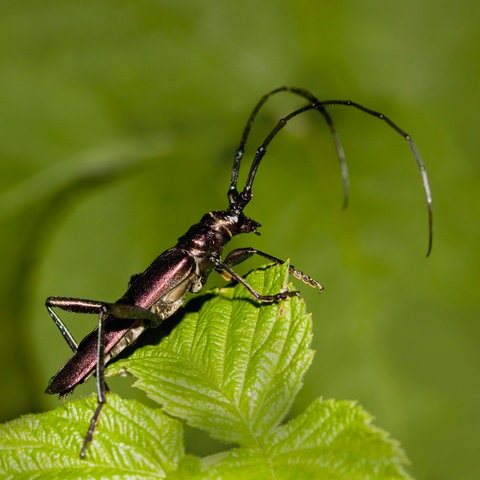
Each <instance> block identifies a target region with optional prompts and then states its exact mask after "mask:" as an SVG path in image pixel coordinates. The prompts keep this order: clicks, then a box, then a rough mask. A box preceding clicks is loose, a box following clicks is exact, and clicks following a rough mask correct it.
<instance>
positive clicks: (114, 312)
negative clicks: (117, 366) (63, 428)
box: [45, 297, 162, 458]
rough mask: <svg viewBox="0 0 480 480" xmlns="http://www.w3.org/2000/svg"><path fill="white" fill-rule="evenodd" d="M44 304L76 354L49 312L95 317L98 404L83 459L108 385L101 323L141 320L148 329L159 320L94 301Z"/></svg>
mask: <svg viewBox="0 0 480 480" xmlns="http://www.w3.org/2000/svg"><path fill="white" fill-rule="evenodd" d="M45 303H46V306H47V310H48V312H49V313H50V316H51V317H52V318H53V320H54V322H55V324H56V325H57V327H58V328H59V330H60V332H61V333H62V335H63V337H64V338H65V340H66V341H67V343H68V344H69V346H70V347H71V348H72V350H73V351H74V352H76V351H77V343H76V342H75V340H74V339H73V337H72V335H71V334H70V332H69V331H68V329H67V328H66V326H65V324H64V323H63V322H62V321H61V320H60V317H59V316H58V315H57V314H56V313H55V312H54V311H53V308H60V309H62V310H64V311H68V312H73V313H90V314H91V313H97V314H98V328H97V361H96V367H95V376H96V388H97V402H98V403H97V408H96V409H95V412H94V414H93V416H92V418H91V420H90V424H89V427H88V430H87V433H86V435H85V437H84V440H83V444H82V448H81V450H80V457H81V458H85V455H86V452H87V448H88V445H89V444H90V442H91V441H92V438H93V434H94V432H95V428H96V426H97V423H98V419H99V417H100V413H101V411H102V408H103V405H105V403H106V401H107V399H106V392H107V391H108V385H107V383H106V382H105V319H106V318H107V317H108V316H109V315H111V316H113V317H115V318H117V319H126V320H129V319H131V320H132V321H133V320H145V321H147V322H150V323H151V324H152V326H157V325H158V324H159V323H161V321H162V319H161V318H160V317H159V316H157V315H155V314H154V313H152V312H151V311H150V310H147V309H144V308H141V307H137V306H134V305H124V304H118V303H107V302H99V301H96V300H86V299H80V298H68V297H49V298H47V300H46V302H45Z"/></svg>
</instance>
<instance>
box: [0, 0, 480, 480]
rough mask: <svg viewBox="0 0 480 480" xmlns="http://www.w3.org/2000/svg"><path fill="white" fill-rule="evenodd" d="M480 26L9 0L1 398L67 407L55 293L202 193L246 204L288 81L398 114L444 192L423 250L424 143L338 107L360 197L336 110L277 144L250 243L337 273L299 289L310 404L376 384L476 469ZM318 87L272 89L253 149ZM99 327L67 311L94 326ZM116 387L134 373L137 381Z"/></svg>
mask: <svg viewBox="0 0 480 480" xmlns="http://www.w3.org/2000/svg"><path fill="white" fill-rule="evenodd" d="M479 25H480V4H479V3H478V2H476V1H474V0H457V1H456V2H447V1H438V0H436V1H433V0H405V1H403V2H385V1H380V0H364V1H363V2H354V1H352V0H344V1H337V2H327V1H319V0H316V1H315V0H298V1H278V0H271V1H270V0H266V1H263V2H259V1H250V0H243V1H242V2H221V1H213V0H205V1H203V2H195V1H189V0H187V1H183V2H174V1H153V0H137V1H125V0H117V1H115V2H114V1H110V0H106V1H98V0H96V1H94V0H85V1H82V2H77V1H72V0H61V1H59V0H57V1H53V0H44V1H42V2H36V1H33V0H29V1H28V0H27V1H23V2H18V1H13V0H2V2H1V4H0V106H1V107H0V222H1V236H0V242H1V243H0V247H1V252H2V254H1V259H2V260H1V271H0V273H1V275H0V282H1V288H0V292H1V305H2V315H1V319H0V328H1V334H0V385H1V389H2V392H3V393H2V395H1V398H0V419H1V420H8V419H11V418H14V417H16V416H18V415H20V414H22V413H26V412H33V411H40V410H42V409H47V408H53V407H54V406H56V405H58V404H59V402H58V400H57V399H55V398H53V397H48V396H47V395H44V394H43V390H44V388H45V386H46V384H47V382H48V380H49V378H50V377H51V376H52V375H53V374H54V373H55V372H56V370H57V369H58V367H59V366H60V365H61V364H62V362H63V361H64V360H65V359H66V358H67V356H68V349H67V346H66V344H65V343H64V341H63V339H62V338H61V336H60V334H59V333H58V331H57V330H56V329H55V327H54V325H53V323H52V322H51V320H50V319H49V317H48V314H47V312H46V310H45V308H44V305H43V304H44V299H45V298H46V297H47V296H49V295H61V296H78V297H86V298H93V299H103V300H115V299H116V298H118V297H119V296H120V295H121V294H122V292H123V290H124V289H125V287H126V285H127V282H128V279H129V277H130V275H131V274H132V273H136V272H139V271H142V270H143V269H144V268H145V267H146V266H147V265H148V263H149V262H150V261H151V260H152V259H153V258H154V257H155V256H156V255H157V254H159V253H160V252H162V251H163V250H165V249H166V248H168V247H170V246H172V245H173V244H174V243H175V240H176V238H177V237H178V236H180V235H181V234H183V233H184V232H185V231H186V229H187V228H188V227H189V226H190V225H191V224H192V223H193V222H196V221H197V220H198V219H199V218H200V216H201V215H202V214H203V213H204V212H207V211H209V210H212V209H222V208H224V207H226V205H227V202H226V196H225V194H226V190H227V186H228V181H229V175H230V169H231V161H232V158H233V152H234V150H235V148H236V146H237V144H238V141H239V137H240V133H241V129H242V128H243V125H244V122H245V121H246V119H247V117H248V115H249V113H250V111H251V109H252V108H253V106H254V104H255V102H256V101H257V100H258V99H259V98H260V96H261V95H262V94H263V93H265V92H267V91H269V90H270V89H272V88H274V87H277V86H280V85H282V84H291V85H296V86H301V87H304V88H308V89H311V90H312V91H313V92H314V93H315V94H316V95H317V96H319V97H320V98H325V99H327V98H342V99H343V98H351V99H354V100H356V101H358V102H360V103H363V104H365V105H367V106H369V107H371V108H374V109H376V110H380V111H382V112H384V113H386V114H387V115H389V116H390V117H391V118H392V119H394V120H395V121H396V122H398V123H399V125H401V126H402V127H404V128H405V129H406V130H407V131H408V132H409V133H411V134H412V136H413V138H414V139H415V141H416V143H417V146H418V147H419V149H420V151H421V152H422V155H423V158H424V160H425V163H426V164H427V168H428V172H429V175H430V180H431V186H432V191H433V195H434V202H435V205H434V208H435V238H434V250H433V253H432V255H431V257H430V258H428V259H425V258H424V255H425V252H426V247H427V228H426V223H427V222H426V208H425V204H424V200H423V192H422V188H421V183H420V177H419V175H418V172H417V170H416V166H415V163H414V160H413V158H412V157H411V154H410V151H409V149H408V146H407V145H406V143H405V142H404V141H403V140H402V139H401V138H400V137H399V136H398V135H396V134H395V133H394V132H393V131H392V130H390V129H389V128H387V127H386V126H385V125H384V124H382V123H381V122H379V121H378V120H375V119H373V118H370V117H367V116H365V115H363V114H361V113H359V112H357V111H354V110H353V109H348V108H341V107H334V108H332V109H331V113H332V116H333V117H334V119H335V121H336V125H337V128H338V130H339V131H340V134H341V136H342V139H343V143H344V147H345V150H346V154H347V159H348V161H349V168H350V177H351V183H352V192H351V202H350V207H349V209H348V210H347V211H342V210H341V180H340V175H339V168H338V163H337V161H336V158H335V152H334V148H333V146H332V141H331V138H330V137H329V135H328V131H327V129H326V127H325V125H324V123H323V121H322V119H321V118H317V117H318V115H315V114H314V113H310V114H307V115H304V116H302V117H301V118H297V119H296V120H295V121H294V122H292V124H291V125H289V127H288V128H287V129H285V130H284V131H283V132H282V133H281V134H280V135H279V137H278V138H277V139H276V140H275V142H274V144H272V146H271V148H270V150H269V153H268V155H267V157H265V161H264V162H263V164H262V165H261V168H260V171H259V175H258V178H257V181H256V184H255V190H254V193H255V198H254V200H253V201H252V203H251V205H249V206H248V209H247V211H246V213H247V214H248V215H249V216H251V217H253V218H254V219H256V220H258V221H259V222H261V223H262V225H263V228H262V236H261V237H255V236H250V237H246V236H245V237H243V238H241V237H240V238H238V239H235V241H234V242H232V248H234V247H236V246H241V245H243V246H255V247H257V248H259V249H262V250H265V251H267V252H270V253H272V254H273V255H277V256H279V257H283V258H286V257H290V258H292V261H293V262H294V263H295V265H297V266H298V267H300V268H302V269H304V270H305V271H306V272H308V273H309V274H310V275H312V276H314V277H315V278H316V279H318V280H319V281H321V282H322V283H323V284H324V285H325V287H326V290H325V293H324V294H322V295H321V296H319V295H318V294H317V293H316V292H314V291H311V290H310V289H308V288H307V287H302V292H303V293H304V296H305V298H306V300H307V302H308V306H309V309H310V310H311V311H312V312H313V315H314V347H315V349H316V351H317V354H316V357H315V360H314V364H313V367H312V368H311V370H310V372H309V373H308V375H307V378H306V382H305V387H304V389H303V390H302V392H301V395H300V397H299V398H298V401H297V402H296V405H295V411H300V410H301V409H303V408H304V407H305V406H306V405H307V404H308V403H309V402H311V401H312V400H313V399H314V398H315V397H317V396H324V397H326V398H332V397H333V398H337V399H357V400H358V401H359V403H360V404H361V405H363V406H364V407H365V408H366V409H367V410H369V411H370V412H371V413H373V414H374V415H375V416H376V418H377V420H376V422H377V424H378V425H379V426H381V427H383V428H385V429H387V430H389V431H390V432H391V433H392V435H393V436H394V438H396V439H398V440H400V441H401V443H402V445H403V446H404V448H405V449H406V451H407V454H408V456H409V458H410V460H411V462H412V465H411V468H410V472H411V473H412V475H414V476H415V477H416V478H422V479H432V480H441V479H451V478H458V479H460V478H461V479H474V478H479V474H480V471H479V470H480V469H479V467H478V460H477V457H478V452H479V451H480V445H479V442H478V437H479V433H480V428H479V426H480V425H479V423H480V421H479V414H478V403H479V400H480V382H479V377H478V371H479V369H478V367H479V354H478V351H479V347H478V343H479V332H480V328H479V301H478V293H477V289H478V278H479V269H480V261H479V260H480V255H479V247H480V245H479V239H480V220H479V213H480V201H479V198H478V197H479V195H478V189H479V180H480V178H479V171H480V168H479V163H478V148H479V143H478V129H479V124H480V122H479V120H478V116H479V112H478V109H479V104H480V101H479V100H480V94H479V91H480V90H479V88H478V85H479V71H480V29H479ZM302 104H303V102H301V101H299V100H298V99H296V98H293V97H290V96H288V95H285V96H284V97H278V98H276V99H275V100H273V101H271V103H269V104H268V107H267V108H266V109H265V111H264V114H263V116H262V117H261V118H260V119H259V122H258V129H257V130H256V131H255V133H254V135H253V138H252V142H251V144H250V147H251V149H250V151H249V153H251V152H252V150H253V149H254V147H255V146H256V145H257V144H258V142H259V141H260V140H261V137H262V135H265V133H266V131H267V128H269V127H271V126H273V124H274V123H275V121H276V120H278V118H280V116H281V115H283V114H285V113H287V112H289V111H290V110H291V109H293V108H295V107H297V106H300V105H302ZM247 158H251V157H248V156H247ZM258 264H259V262H255V261H249V263H248V264H247V265H245V266H241V267H239V268H238V271H239V272H240V273H245V272H246V271H247V270H248V269H250V268H253V267H254V266H255V265H258ZM221 284H222V279H221V278H220V277H219V276H216V275H212V277H211V279H210V282H209V285H212V286H213V285H221ZM94 324H95V318H93V317H81V318H78V317H75V318H71V319H70V320H69V325H70V326H71V327H72V330H73V331H74V332H75V333H76V334H77V335H81V334H82V333H84V332H85V331H88V330H90V329H92V328H93V326H94ZM113 385H114V388H115V390H116V391H117V392H118V391H120V392H121V393H122V394H124V395H130V396H131V395H132V394H133V393H132V390H131V389H130V388H129V381H128V379H119V380H118V381H116V382H113ZM78 390H79V392H78V395H86V394H89V393H91V392H93V391H94V382H93V381H90V382H88V383H87V384H86V385H84V386H82V387H81V388H79V389H78ZM295 411H294V412H292V413H293V414H294V413H295ZM0 441H1V439H0ZM189 448H190V450H191V451H200V450H201V448H202V447H199V446H195V445H194V444H192V445H190V447H189Z"/></svg>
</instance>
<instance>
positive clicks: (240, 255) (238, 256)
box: [224, 247, 323, 291]
mask: <svg viewBox="0 0 480 480" xmlns="http://www.w3.org/2000/svg"><path fill="white" fill-rule="evenodd" d="M253 255H259V256H260V257H263V258H266V259H267V260H270V261H271V262H274V263H277V264H279V265H281V264H283V263H284V261H283V260H281V259H280V258H277V257H274V256H273V255H270V254H269V253H265V252H262V251H260V250H257V249H256V248H252V247H246V248H237V249H235V250H232V251H231V252H230V253H229V254H228V255H227V256H226V258H225V260H224V262H225V264H226V265H229V266H233V265H238V264H239V263H241V262H244V261H245V260H247V259H249V258H250V257H251V256H253ZM288 270H289V272H290V274H291V275H293V276H294V277H295V278H297V279H298V280H301V281H302V282H303V283H306V284H307V285H309V286H310V287H313V288H318V290H320V291H322V290H323V286H322V285H320V283H318V282H317V281H316V280H314V279H313V278H312V277H310V275H307V274H305V273H303V272H302V271H301V270H297V269H296V268H295V266H294V265H290V266H289V267H288Z"/></svg>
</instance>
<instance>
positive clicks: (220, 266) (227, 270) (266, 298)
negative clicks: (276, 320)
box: [211, 257, 300, 303]
mask: <svg viewBox="0 0 480 480" xmlns="http://www.w3.org/2000/svg"><path fill="white" fill-rule="evenodd" d="M211 260H212V262H213V264H214V265H215V269H216V270H217V271H218V272H220V273H221V274H222V275H223V274H226V275H227V276H228V279H230V280H231V279H232V278H233V279H234V280H236V281H237V282H238V283H241V284H242V285H243V286H244V287H245V288H246V289H247V290H248V291H249V292H250V293H251V294H252V296H253V298H255V300H258V301H259V302H265V303H272V302H278V301H280V300H285V299H286V298H289V297H298V295H299V294H300V292H298V291H296V290H295V291H293V292H290V291H288V290H287V291H285V292H278V293H276V294H275V295H262V294H260V293H258V292H257V291H256V290H255V289H254V288H253V287H251V286H250V285H249V284H248V283H247V282H246V281H245V279H244V278H243V277H242V276H241V275H239V274H238V273H237V272H235V271H234V270H233V269H232V268H231V267H230V265H228V264H227V263H225V262H222V261H221V260H220V259H219V258H216V257H212V258H211Z"/></svg>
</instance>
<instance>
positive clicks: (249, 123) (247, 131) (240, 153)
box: [228, 86, 350, 208]
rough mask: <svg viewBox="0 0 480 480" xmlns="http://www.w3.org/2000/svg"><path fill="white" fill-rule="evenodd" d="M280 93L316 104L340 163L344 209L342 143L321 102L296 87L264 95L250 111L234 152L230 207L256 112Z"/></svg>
mask: <svg viewBox="0 0 480 480" xmlns="http://www.w3.org/2000/svg"><path fill="white" fill-rule="evenodd" d="M281 92H290V93H293V94H295V95H299V96H300V97H303V98H305V99H306V100H309V101H310V102H311V103H317V104H318V107H315V110H317V111H318V112H319V113H320V114H322V115H323V117H324V119H325V121H326V122H327V125H328V128H329V129H330V133H331V134H332V137H333V140H334V142H335V148H336V150H337V156H338V160H339V163H340V170H341V175H342V184H343V208H346V207H347V205H348V197H349V192H350V185H349V180H348V168H347V161H346V159H345V153H344V151H343V147H342V143H341V141H340V135H339V134H338V132H337V130H336V128H335V125H334V123H333V120H332V117H331V116H330V114H329V113H328V112H327V110H326V109H325V108H324V107H323V105H321V102H320V101H319V100H318V98H317V97H315V96H314V95H313V94H312V93H310V92H309V91H308V90H304V89H303V88H296V87H287V86H284V87H279V88H276V89H274V90H272V91H271V92H268V93H267V94H265V95H264V96H263V97H262V98H261V99H260V100H259V101H258V103H257V104H256V105H255V107H254V109H253V110H252V113H251V114H250V117H249V118H248V120H247V123H246V125H245V128H244V129H243V133H242V137H241V139H240V144H239V146H238V148H237V150H236V153H235V158H234V160H233V169H232V178H231V181H230V187H229V190H228V198H229V200H230V205H233V204H235V203H236V202H237V199H238V195H239V193H238V190H237V180H238V174H239V171H240V164H241V161H242V158H243V154H244V151H245V145H246V143H247V140H248V137H249V135H250V131H251V130H252V127H253V124H254V122H255V119H256V117H257V114H258V112H259V111H260V109H261V108H262V106H263V105H264V103H265V102H266V101H267V100H268V99H269V98H270V97H271V96H272V95H275V94H276V93H281Z"/></svg>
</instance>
